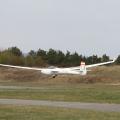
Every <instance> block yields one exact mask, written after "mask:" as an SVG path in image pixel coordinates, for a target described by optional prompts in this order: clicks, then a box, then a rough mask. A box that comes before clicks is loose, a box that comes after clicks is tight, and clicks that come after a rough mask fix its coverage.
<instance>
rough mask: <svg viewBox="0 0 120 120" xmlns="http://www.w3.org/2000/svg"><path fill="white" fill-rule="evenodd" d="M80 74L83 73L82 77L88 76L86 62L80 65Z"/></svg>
mask: <svg viewBox="0 0 120 120" xmlns="http://www.w3.org/2000/svg"><path fill="white" fill-rule="evenodd" d="M80 73H81V75H86V74H87V70H86V66H85V62H81V63H80Z"/></svg>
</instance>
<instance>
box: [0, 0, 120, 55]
mask: <svg viewBox="0 0 120 120" xmlns="http://www.w3.org/2000/svg"><path fill="white" fill-rule="evenodd" d="M11 46H17V47H19V48H20V49H21V50H22V51H24V52H28V51H29V50H31V49H34V50H37V49H38V48H41V49H45V50H48V49H49V48H54V49H59V50H62V51H64V52H65V51H66V50H69V51H70V52H74V51H77V52H78V53H79V54H83V55H92V54H98V55H102V54H104V53H106V54H108V55H110V56H112V57H113V56H116V55H118V54H120V0H0V49H3V48H7V47H11Z"/></svg>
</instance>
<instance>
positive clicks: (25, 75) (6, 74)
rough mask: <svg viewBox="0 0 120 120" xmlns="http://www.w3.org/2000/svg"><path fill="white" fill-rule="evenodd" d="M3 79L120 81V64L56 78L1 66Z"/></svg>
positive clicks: (36, 72) (89, 82) (1, 77)
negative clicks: (81, 74)
mask: <svg viewBox="0 0 120 120" xmlns="http://www.w3.org/2000/svg"><path fill="white" fill-rule="evenodd" d="M3 81H4V82H8V81H9V82H12V81H16V82H37V83H42V84H68V83H69V84H80V83H86V84H94V83H120V66H108V67H104V66H103V67H98V68H95V69H92V71H90V72H88V75H86V76H80V75H58V76H57V77H56V78H52V77H51V76H46V75H43V74H41V73H40V71H34V70H21V69H15V68H4V67H0V82H3Z"/></svg>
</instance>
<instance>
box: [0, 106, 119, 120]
mask: <svg viewBox="0 0 120 120" xmlns="http://www.w3.org/2000/svg"><path fill="white" fill-rule="evenodd" d="M119 119H120V113H118V112H95V111H88V110H78V109H67V108H54V107H32V106H7V105H0V120H119Z"/></svg>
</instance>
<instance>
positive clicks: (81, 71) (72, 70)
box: [0, 59, 115, 77]
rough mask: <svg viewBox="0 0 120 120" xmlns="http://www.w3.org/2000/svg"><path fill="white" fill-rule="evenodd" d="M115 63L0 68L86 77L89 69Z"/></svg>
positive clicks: (54, 75)
mask: <svg viewBox="0 0 120 120" xmlns="http://www.w3.org/2000/svg"><path fill="white" fill-rule="evenodd" d="M114 62H115V59H114V60H112V61H108V62H103V63H97V64H92V65H85V62H81V65H80V66H77V67H69V68H35V67H22V66H14V65H5V64H0V66H3V67H11V68H18V69H27V70H37V71H41V73H43V74H46V75H52V76H53V77H56V76H57V75H58V74H75V75H86V74H87V71H89V70H88V68H92V67H96V66H100V65H106V64H110V63H114Z"/></svg>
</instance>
